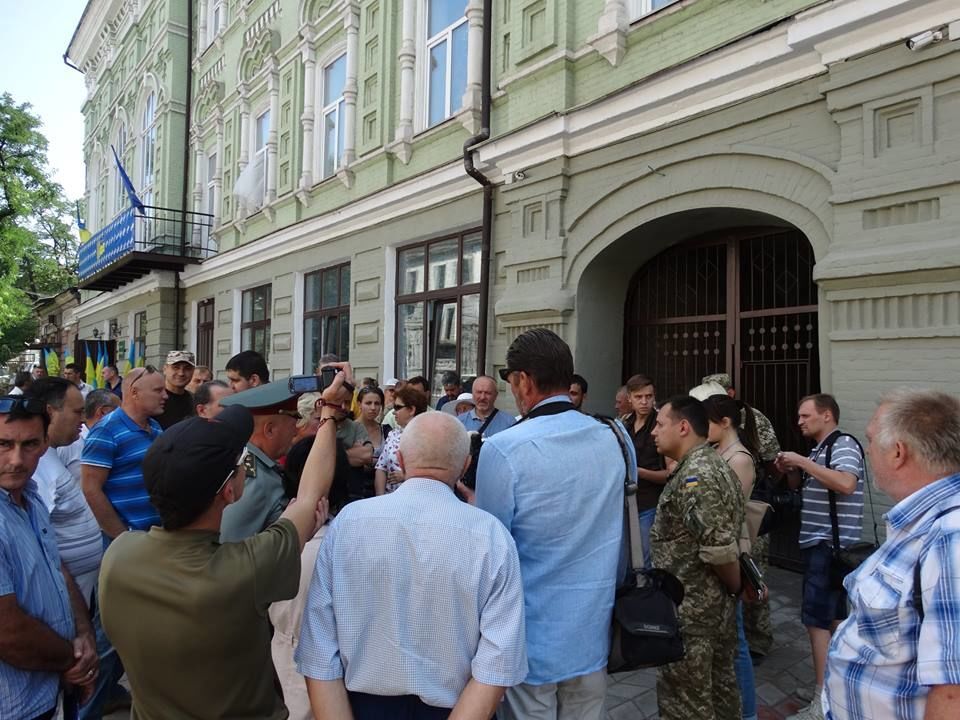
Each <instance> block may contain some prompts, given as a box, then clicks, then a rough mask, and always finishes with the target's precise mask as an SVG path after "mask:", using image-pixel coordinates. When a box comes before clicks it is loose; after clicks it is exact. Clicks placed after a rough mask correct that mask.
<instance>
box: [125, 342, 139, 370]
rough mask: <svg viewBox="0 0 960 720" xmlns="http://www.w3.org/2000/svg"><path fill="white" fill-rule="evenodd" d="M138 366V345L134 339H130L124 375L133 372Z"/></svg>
mask: <svg viewBox="0 0 960 720" xmlns="http://www.w3.org/2000/svg"><path fill="white" fill-rule="evenodd" d="M136 366H137V344H136V343H135V342H134V341H133V338H130V348H129V350H128V351H127V366H126V368H124V370H123V374H124V375H126V374H127V373H128V372H130V371H131V370H133V368H135V367H136Z"/></svg>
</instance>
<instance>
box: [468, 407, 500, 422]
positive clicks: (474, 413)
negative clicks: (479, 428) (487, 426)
mask: <svg viewBox="0 0 960 720" xmlns="http://www.w3.org/2000/svg"><path fill="white" fill-rule="evenodd" d="M494 410H497V412H500V409H499V408H491V410H490V412H491V414H492V413H493V411H494ZM467 417H469V418H470V419H471V420H473V422H476V423H483V422H485V421H486V419H487V418H488V417H490V415H487V417H480V416H479V415H477V409H476V408H473V409H472V410H468V411H467Z"/></svg>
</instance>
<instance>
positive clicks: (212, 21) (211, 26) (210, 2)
mask: <svg viewBox="0 0 960 720" xmlns="http://www.w3.org/2000/svg"><path fill="white" fill-rule="evenodd" d="M226 24H227V4H226V3H225V2H224V0H207V43H208V44H210V43H212V42H213V41H214V40H216V38H217V35H219V34H220V32H221V31H222V30H223V28H224V27H226Z"/></svg>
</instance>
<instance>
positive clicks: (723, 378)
mask: <svg viewBox="0 0 960 720" xmlns="http://www.w3.org/2000/svg"><path fill="white" fill-rule="evenodd" d="M700 382H702V383H703V384H704V385H706V384H707V383H717V385H722V386H723V389H724V390H729V389H730V388H732V387H733V380H732V379H731V378H730V375H729V373H714V374H713V375H704V376H703V378H702V379H701V380H700Z"/></svg>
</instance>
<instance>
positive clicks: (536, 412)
mask: <svg viewBox="0 0 960 720" xmlns="http://www.w3.org/2000/svg"><path fill="white" fill-rule="evenodd" d="M576 409H577V408H576V406H575V405H574V404H573V403H572V402H569V401H566V400H560V401H558V402H551V403H547V404H546V405H540V406H539V407H535V408H534V409H533V410H531V411H530V412H528V413H527V414H526V415H524V416H523V417H522V418H520V420H519V421H518V424H519V423H522V422H523V421H524V420H532V419H533V418H538V417H544V416H546V415H559V414H560V413H563V412H567V411H568V410H576Z"/></svg>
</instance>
